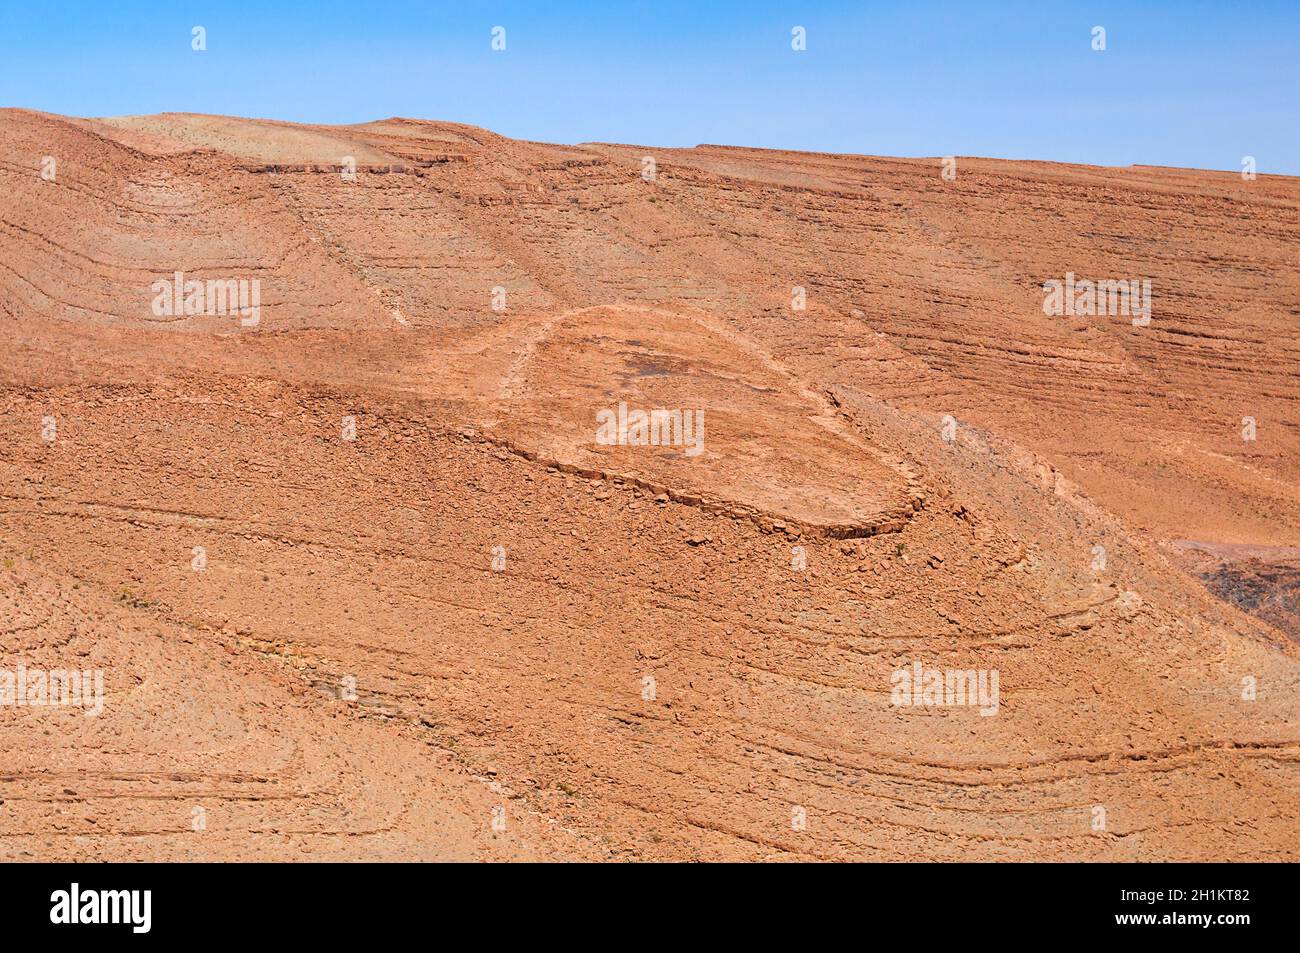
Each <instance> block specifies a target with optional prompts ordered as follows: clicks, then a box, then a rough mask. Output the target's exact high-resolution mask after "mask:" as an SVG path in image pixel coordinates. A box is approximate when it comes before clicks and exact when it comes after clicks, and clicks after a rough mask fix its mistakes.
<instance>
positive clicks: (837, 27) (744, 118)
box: [0, 0, 1300, 175]
mask: <svg viewBox="0 0 1300 953" xmlns="http://www.w3.org/2000/svg"><path fill="white" fill-rule="evenodd" d="M196 25H201V26H203V27H205V28H206V30H207V47H208V48H207V50H206V51H205V52H201V53H198V52H194V51H193V50H191V48H190V36H191V29H192V27H194V26H196ZM498 25H500V26H504V27H505V28H506V50H505V51H504V52H499V53H498V52H493V51H492V50H491V48H490V40H491V29H492V27H494V26H498ZM796 25H798V26H803V27H805V28H806V30H807V44H808V48H807V50H806V51H804V52H794V51H793V50H791V48H790V38H791V36H790V30H791V28H792V27H794V26H796ZM1098 25H1100V26H1104V27H1105V28H1106V41H1107V43H1106V45H1107V49H1106V51H1105V52H1094V51H1093V50H1092V48H1091V31H1092V28H1093V27H1094V26H1098ZM1298 103H1300V2H1297V0H1288V2H1273V0H1257V2H1252V3H1232V2H1228V0H1220V2H1217V3H1208V2H1199V0H1177V2H1174V0H1169V2H1165V0H1148V2H1141V0H1133V2H1129V3H1105V2H1091V3H1086V2H1085V3H1076V2H1053V0H1037V2H1007V3H996V4H994V3H979V2H966V3H957V2H954V3H930V2H924V0H916V2H880V3H873V2H869V0H865V2H864V0H859V2H856V3H847V2H846V3H826V2H823V3H816V2H809V3H799V2H785V3H772V2H766V0H750V2H731V0H723V2H716V3H709V2H707V0H697V2H693V3H687V2H677V0H658V2H640V0H624V2H618V0H607V2H603V3H594V2H593V3H578V2H562V0H556V2H550V3H547V2H541V0H538V2H533V3H490V2H488V3H477V2H473V0H465V2H460V3H455V4H451V3H447V4H444V3H438V2H431V0H425V2H406V0H380V2H375V3H365V2H360V0H353V2H334V0H318V2H312V3H303V2H295V0H260V2H256V3H254V2H244V0H229V2H217V0H210V2H188V0H171V2H143V0H96V2H85V3H60V2H58V0H53V2H50V3H42V2H22V0H0V105H5V106H22V107H26V108H30V109H42V110H47V111H50V112H58V113H66V114H70V115H79V116H103V115H121V114H127V113H150V112H164V111H176V112H208V113H224V114H231V115H239V116H257V117H269V118H275V119H288V120H295V121H303V122H358V121H364V120H368V119H378V118H384V117H387V116H393V115H400V116H413V117H419V118H428V119H449V120H454V121H457V122H467V123H473V124H475V125H479V126H485V127H487V128H490V129H493V130H495V131H497V132H500V133H503V134H505V135H508V136H515V137H520V138H528V139H540V140H545V141H550V142H582V141H594V140H602V141H616V142H629V143H637V144H645V145H657V146H690V145H695V144H696V143H699V142H723V143H731V144H737V145H758V146H771V147H775V148H788V149H812V150H821V151H833V152H857V153H869V154H874V155H925V156H935V155H983V156H998V157H1007V158H1034V159H1050V160H1058V161H1070V162H1089V163H1098V164H1104V165H1127V164H1129V163H1149V164H1155V165H1174V166H1194V167H1201V168H1218V169H1232V170H1239V169H1240V166H1241V157H1242V156H1244V155H1253V156H1255V157H1256V160H1257V162H1258V168H1259V171H1260V172H1277V173H1286V174H1290V175H1296V174H1300V108H1298V106H1297V104H1298Z"/></svg>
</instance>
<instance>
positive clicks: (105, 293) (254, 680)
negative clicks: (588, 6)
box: [0, 110, 1300, 860]
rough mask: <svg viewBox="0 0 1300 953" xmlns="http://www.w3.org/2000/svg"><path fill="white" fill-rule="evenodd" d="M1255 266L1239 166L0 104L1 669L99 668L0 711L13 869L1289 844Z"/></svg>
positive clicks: (1274, 353)
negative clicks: (667, 424) (184, 284)
mask: <svg viewBox="0 0 1300 953" xmlns="http://www.w3.org/2000/svg"><path fill="white" fill-rule="evenodd" d="M46 157H52V158H53V160H54V163H53V165H52V166H51V165H50V163H48V162H47V161H46ZM647 158H648V159H651V160H653V162H652V163H650V162H647V161H646V160H647ZM354 168H355V175H353V174H352V170H353V169H354ZM47 169H51V170H52V172H53V174H52V175H49V174H47V175H46V176H43V175H42V172H43V171H44V170H47ZM1297 239H1300V185H1298V184H1297V183H1296V181H1295V180H1292V179H1286V178H1279V177H1267V176H1265V177H1260V178H1259V179H1256V180H1254V181H1250V182H1245V181H1242V180H1241V179H1240V177H1239V176H1235V175H1230V174H1226V173H1224V174H1218V173H1208V172H1193V171H1183V170H1170V169H1147V168H1133V169H1099V168H1089V167H1074V166H1060V165H1049V164H1040V163H1012V162H1000V161H991V160H981V159H965V158H961V159H959V160H958V162H957V175H956V178H955V179H954V180H951V181H949V180H946V179H945V178H944V177H943V176H942V175H941V165H940V163H939V162H938V161H937V160H902V159H882V158H871V157H863V156H834V155H816V154H804V153H788V152H773V151H764V150H753V149H736V148H727V147H721V146H700V147H697V148H695V149H689V150H661V149H652V148H644V147H631V146H618V145H604V144H584V145H580V146H554V145H546V144H541V143H531V142H518V141H512V140H508V139H504V138H502V137H500V136H496V135H493V134H491V133H489V132H486V131H484V130H481V129H474V128H469V127H464V126H457V125H453V124H448V123H437V122H419V121H413V120H403V119H391V120H386V121H382V122H375V123H368V124H364V125H359V126H348V127H307V126H295V125H291V124H286V123H274V122H264V121H252V120H242V119H230V118H223V117H211V116H192V115H170V114H169V115H162V116H150V117H128V118H121V119H113V120H77V119H66V118H63V117H56V116H49V115H43V114H37V113H31V112H26V111H19V110H7V111H0V334H2V335H3V341H4V344H5V354H6V359H5V361H4V362H3V364H0V549H3V556H4V563H3V566H2V567H0V605H3V606H4V612H3V614H2V615H0V631H2V632H3V639H2V640H0V646H2V648H3V658H4V661H3V662H2V663H0V668H4V669H8V670H13V669H15V668H16V667H17V666H18V665H19V664H22V665H25V666H27V667H28V668H39V669H48V670H54V669H61V668H62V669H70V668H76V669H82V670H90V669H96V670H102V672H103V674H104V684H105V695H104V704H103V711H102V713H100V714H98V715H97V716H96V717H92V718H87V717H85V714H84V712H83V711H79V710H77V709H75V708H72V707H66V706H64V707H33V706H19V705H8V706H5V705H0V800H2V801H3V803H0V835H3V836H0V851H3V853H4V855H5V856H8V857H26V858H33V857H35V858H41V859H71V858H76V857H85V856H93V857H103V858H127V857H129V858H173V857H177V858H191V859H198V858H217V859H234V858H276V859H288V858H327V857H328V858H392V859H410V858H429V859H432V858H447V859H462V858H482V859H563V858H571V859H624V858H643V859H667V860H677V859H774V858H779V859H828V860H829V859H921V858H937V859H1001V858H1007V859H1072V858H1078V859H1099V860H1100V859H1110V860H1116V859H1118V860H1158V859H1174V858H1191V859H1221V858H1227V859H1239V858H1240V859H1245V858H1252V859H1259V858H1268V859H1296V858H1297V857H1300V835H1298V834H1297V829H1296V825H1295V822H1294V819H1295V817H1296V815H1297V810H1298V809H1300V796H1298V795H1297V791H1298V790H1300V784H1297V781H1300V714H1298V711H1300V709H1298V707H1297V701H1300V652H1298V650H1297V646H1296V643H1295V642H1294V641H1293V638H1294V628H1292V627H1291V622H1292V621H1293V620H1294V618H1295V615H1294V601H1295V598H1294V591H1295V590H1294V585H1295V578H1296V576H1295V572H1294V559H1293V558H1292V557H1293V555H1294V550H1291V549H1288V548H1287V547H1295V546H1296V545H1297V540H1298V539H1300V490H1297V461H1298V460H1300V452H1298V451H1300V429H1298V428H1297V423H1296V422H1297V419H1298V418H1297V414H1296V400H1297V396H1298V395H1300V386H1298V385H1300V381H1298V379H1297V378H1298V374H1300V345H1298V344H1297V343H1296V339H1295V335H1294V333H1293V329H1294V327H1295V322H1296V319H1297V315H1300V305H1298V304H1297V301H1298V300H1300V298H1297V294H1298V293H1300V277H1298V276H1297V271H1296V267H1295V256H1294V249H1295V247H1296V242H1297ZM176 272H182V273H183V275H184V277H185V279H188V280H198V281H202V282H207V281H209V280H211V281H213V282H218V281H220V282H226V281H233V282H236V283H237V282H239V281H241V280H242V281H246V282H251V281H253V280H254V279H255V280H257V282H258V283H259V285H258V288H259V295H260V298H259V310H258V312H257V314H256V321H255V323H249V320H248V319H249V318H250V315H248V314H241V313H239V312H237V311H236V310H233V309H229V308H227V309H223V310H221V311H219V312H218V313H200V314H189V315H187V314H185V313H184V311H183V309H182V311H181V313H172V314H165V313H164V314H159V313H158V310H159V309H158V308H156V307H154V303H155V300H156V298H157V291H156V290H155V287H154V283H155V282H157V281H160V280H174V279H173V276H174V275H175V273H176ZM1067 273H1073V274H1075V275H1077V276H1079V277H1081V278H1085V277H1086V278H1090V279H1093V280H1104V279H1112V278H1113V279H1147V280H1149V281H1150V282H1151V304H1152V309H1151V320H1150V322H1149V323H1147V324H1136V325H1135V324H1134V323H1133V322H1132V321H1131V320H1130V319H1129V317H1128V316H1116V315H1091V316H1089V315H1083V316H1049V315H1046V314H1044V313H1043V297H1044V296H1043V291H1042V287H1041V286H1042V284H1043V282H1045V281H1048V280H1052V279H1057V280H1060V279H1063V278H1064V277H1065V276H1066V274H1067ZM620 404H623V405H626V408H630V409H631V410H636V409H646V410H650V409H654V408H664V409H669V410H673V409H675V410H678V411H682V412H690V413H692V414H694V413H696V412H700V411H702V412H703V422H704V427H703V440H702V441H701V442H699V444H698V448H693V447H692V445H691V442H690V441H689V440H686V441H673V440H668V441H665V442H664V443H662V444H660V445H635V443H634V442H633V443H632V444H621V443H617V442H616V443H614V444H609V443H605V442H601V441H600V440H599V439H598V438H597V434H598V424H599V421H600V419H601V418H600V415H601V414H602V412H610V413H612V414H613V415H614V416H615V418H617V416H618V410H619V405H620ZM1246 417H1249V418H1251V419H1252V420H1253V421H1254V430H1253V431H1252V435H1253V437H1254V439H1249V440H1248V439H1243V433H1244V432H1245V429H1244V428H1245V424H1244V423H1243V418H1246ZM678 434H679V435H680V430H679V431H678ZM696 451H697V452H696ZM1207 553H1213V554H1214V556H1213V558H1211V557H1210V556H1207V555H1206V554H1207ZM1279 554H1280V555H1279ZM1287 554H1290V555H1287ZM1284 557H1285V558H1284ZM1261 559H1262V560H1264V564H1263V566H1262V568H1261V565H1260V564H1259V563H1260V560H1261ZM1207 560H1209V562H1207ZM1216 560H1217V562H1216ZM1249 560H1253V561H1254V562H1250V563H1248V562H1247V561H1249ZM1287 560H1290V561H1289V562H1288V561H1287ZM1242 567H1244V568H1242ZM1216 573H1217V574H1218V575H1215V574H1216ZM1224 573H1228V574H1229V575H1228V576H1227V577H1224V575H1223V574H1224ZM1232 573H1237V574H1238V575H1244V576H1245V577H1248V579H1247V581H1248V582H1250V585H1249V586H1245V585H1244V584H1238V585H1236V587H1235V588H1233V587H1232V586H1225V585H1217V584H1216V582H1215V580H1216V579H1220V578H1230V579H1235V578H1236V577H1235V576H1232V575H1231V574H1232ZM1258 580H1266V581H1267V585H1268V586H1270V587H1273V588H1272V589H1269V593H1271V596H1270V597H1268V598H1265V597H1262V596H1261V597H1260V598H1254V597H1253V596H1252V597H1251V598H1236V597H1234V595H1233V593H1234V592H1238V593H1239V592H1241V591H1244V590H1245V589H1249V590H1250V592H1252V593H1257V592H1258V590H1259V586H1260V585H1262V583H1259V582H1258ZM1207 586H1208V588H1207ZM1288 633H1290V635H1288ZM915 663H919V664H920V665H921V667H922V669H938V670H939V671H941V672H951V671H977V672H986V673H987V672H996V673H997V679H998V686H999V694H998V696H997V698H996V704H995V705H993V706H989V705H985V706H982V707H983V709H984V712H985V713H981V706H975V705H965V706H955V707H942V706H927V705H924V704H922V705H917V706H900V705H897V704H894V702H895V701H896V700H897V699H896V697H895V696H894V695H893V694H891V692H892V690H893V688H894V687H895V686H896V684H897V676H896V674H895V673H898V672H900V671H912V670H913V669H912V667H913V665H914V664H915ZM0 687H2V686H0ZM991 707H995V708H996V712H992V711H989V710H988V709H989V708H991ZM196 818H202V819H203V820H202V825H201V827H200V826H198V821H197V820H196Z"/></svg>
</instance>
